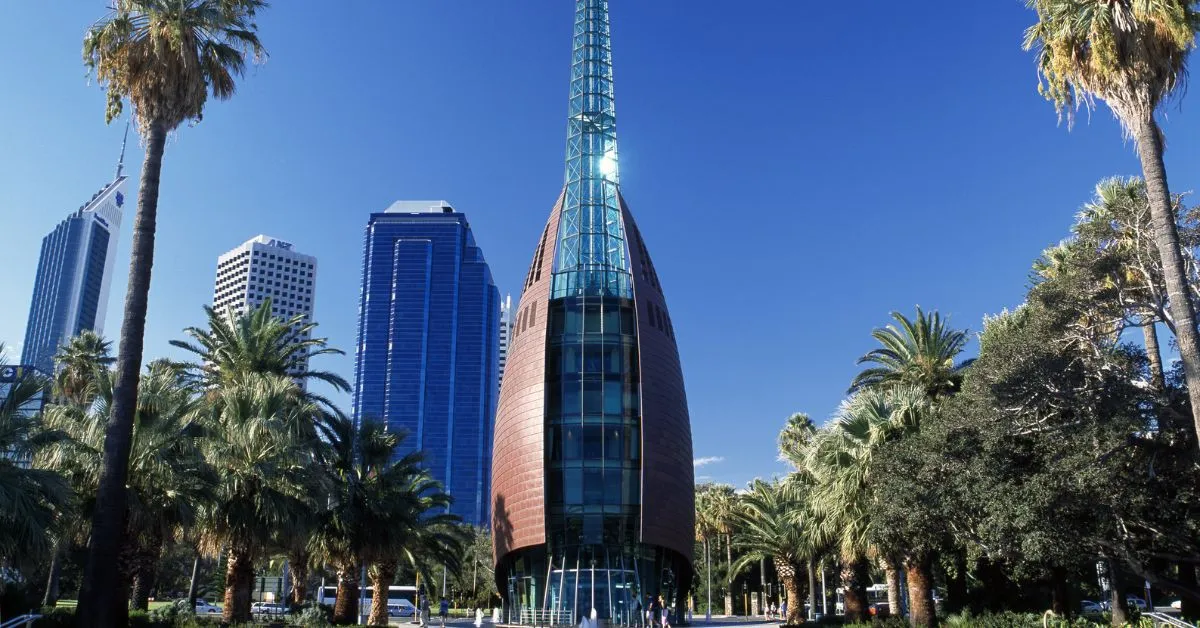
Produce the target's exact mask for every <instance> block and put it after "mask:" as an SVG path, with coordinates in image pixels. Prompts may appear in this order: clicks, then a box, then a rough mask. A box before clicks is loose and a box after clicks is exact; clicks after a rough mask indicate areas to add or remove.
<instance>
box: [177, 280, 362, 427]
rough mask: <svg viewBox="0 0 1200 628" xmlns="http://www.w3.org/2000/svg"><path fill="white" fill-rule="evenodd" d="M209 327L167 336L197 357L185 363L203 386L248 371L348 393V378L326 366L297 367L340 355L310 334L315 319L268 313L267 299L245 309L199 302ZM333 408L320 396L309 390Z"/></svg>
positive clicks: (226, 381) (234, 380)
mask: <svg viewBox="0 0 1200 628" xmlns="http://www.w3.org/2000/svg"><path fill="white" fill-rule="evenodd" d="M204 313H205V314H206V315H207V316H208V328H207V329H204V328H200V327H188V328H187V329H184V330H183V331H184V333H185V334H187V335H189V336H191V337H192V339H193V340H194V342H187V341H183V340H172V341H171V344H172V345H174V346H176V347H179V348H181V349H184V350H186V351H188V352H191V353H193V354H195V355H196V357H197V358H198V359H199V361H198V362H196V363H193V364H189V365H188V368H189V369H190V370H191V371H192V372H193V373H194V374H195V375H196V376H197V377H198V378H199V379H200V381H202V382H203V383H204V385H205V386H223V385H230V384H236V383H237V382H239V381H241V378H242V377H243V376H244V375H246V374H247V373H259V374H271V375H287V376H289V377H292V378H294V379H296V380H297V381H298V382H308V381H310V380H317V381H322V382H325V383H327V384H329V385H330V386H332V387H333V388H334V389H336V390H337V391H338V392H348V391H349V390H350V383H349V382H347V381H346V380H345V379H344V378H342V377H341V376H340V375H337V374H335V373H330V372H328V371H310V370H307V369H305V370H296V367H298V366H299V365H307V364H308V362H309V360H310V359H312V358H313V357H316V356H319V355H343V353H344V352H343V351H341V350H340V349H335V348H332V347H330V346H328V340H327V339H325V338H310V337H309V336H310V335H311V334H312V331H313V330H314V329H316V327H317V324H316V323H309V322H305V320H304V319H305V316H304V315H298V316H295V317H293V318H291V319H288V320H284V319H282V318H277V317H275V316H272V315H271V299H269V298H268V299H265V300H264V301H263V302H262V303H261V304H260V305H259V306H258V307H257V308H255V309H253V310H250V311H249V312H246V313H240V312H238V311H236V310H233V309H226V310H225V311H224V312H217V311H216V310H214V309H213V308H211V307H209V306H207V305H206V306H204ZM309 396H310V398H311V399H315V400H319V401H322V402H324V403H325V405H326V406H328V407H332V404H329V403H328V402H327V401H325V400H324V399H321V398H320V397H315V396H313V395H311V394H310V395H309Z"/></svg>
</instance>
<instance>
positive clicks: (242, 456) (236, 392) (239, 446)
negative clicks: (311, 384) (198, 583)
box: [200, 374, 329, 623]
mask: <svg viewBox="0 0 1200 628" xmlns="http://www.w3.org/2000/svg"><path fill="white" fill-rule="evenodd" d="M315 413H316V410H315V408H313V407H312V404H311V403H308V402H305V401H302V400H301V398H300V395H299V394H298V393H297V390H296V384H295V382H293V381H292V380H291V379H290V378H287V377H282V376H278V375H255V374H250V375H247V376H246V377H245V378H244V379H243V381H242V383H240V384H238V385H234V386H223V387H220V388H216V389H213V390H210V391H208V392H207V399H206V403H205V409H204V414H205V417H204V419H203V425H204V427H205V429H206V430H208V431H209V433H210V437H209V438H206V439H205V440H204V446H205V455H206V457H207V459H208V461H209V464H211V465H212V466H213V467H214V468H216V469H218V470H220V473H219V475H218V478H217V479H218V481H217V484H216V486H215V488H214V498H213V500H211V502H209V503H208V504H206V505H205V508H204V511H203V513H202V515H201V519H202V526H201V536H200V544H201V547H202V548H203V549H204V550H205V551H206V552H207V553H209V554H211V555H215V554H217V553H219V552H221V551H222V549H223V550H224V552H225V553H226V555H227V556H228V561H229V562H228V567H227V570H226V576H225V605H224V615H223V621H224V622H226V623H230V622H246V621H249V620H250V593H251V590H252V587H253V583H254V563H255V561H256V560H257V559H259V558H261V557H262V556H263V555H264V552H266V551H267V550H268V549H269V548H273V547H274V543H275V542H276V540H277V538H278V537H277V532H276V531H277V530H279V529H290V528H292V526H293V525H294V523H295V522H296V521H298V520H304V519H305V518H306V517H309V516H311V513H312V512H313V511H314V510H317V509H318V508H320V507H322V506H324V503H323V501H324V500H323V496H324V495H325V494H327V492H328V490H329V486H328V485H327V484H326V483H324V482H322V479H321V475H320V474H314V473H311V472H310V470H311V468H312V467H313V466H314V464H315V461H316V460H317V459H318V458H317V456H316V455H315V454H314V452H316V451H319V450H320V449H321V448H322V447H323V446H324V444H323V443H322V442H321V440H320V439H319V438H317V437H316V436H315V435H314V432H313V431H312V430H311V422H312V417H313V416H314V414H315Z"/></svg>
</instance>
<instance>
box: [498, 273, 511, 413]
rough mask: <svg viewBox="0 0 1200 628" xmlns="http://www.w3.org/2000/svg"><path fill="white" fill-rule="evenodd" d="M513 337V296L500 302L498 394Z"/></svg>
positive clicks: (507, 296) (508, 296)
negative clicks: (509, 342) (509, 344)
mask: <svg viewBox="0 0 1200 628" xmlns="http://www.w3.org/2000/svg"><path fill="white" fill-rule="evenodd" d="M511 337H512V295H506V296H505V297H504V300H503V301H501V302H500V368H499V369H498V370H497V371H496V394H500V386H502V385H503V382H504V365H505V364H507V363H508V341H509V339H510V338H511Z"/></svg>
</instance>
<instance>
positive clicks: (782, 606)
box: [779, 600, 787, 621]
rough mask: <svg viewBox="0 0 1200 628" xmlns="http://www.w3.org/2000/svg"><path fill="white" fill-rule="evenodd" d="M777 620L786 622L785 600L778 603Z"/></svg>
mask: <svg viewBox="0 0 1200 628" xmlns="http://www.w3.org/2000/svg"><path fill="white" fill-rule="evenodd" d="M779 618H780V619H782V620H784V621H787V600H784V601H782V602H780V603H779Z"/></svg>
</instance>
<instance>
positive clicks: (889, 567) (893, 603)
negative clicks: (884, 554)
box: [883, 558, 900, 617]
mask: <svg viewBox="0 0 1200 628" xmlns="http://www.w3.org/2000/svg"><path fill="white" fill-rule="evenodd" d="M883 573H884V576H885V577H886V579H887V596H888V615H894V616H896V617H900V568H899V567H898V566H896V561H895V560H894V559H891V558H887V559H885V560H884V561H883Z"/></svg>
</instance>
